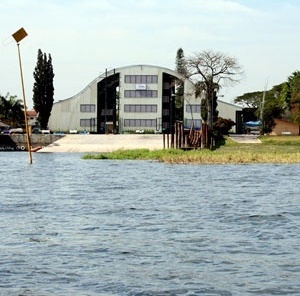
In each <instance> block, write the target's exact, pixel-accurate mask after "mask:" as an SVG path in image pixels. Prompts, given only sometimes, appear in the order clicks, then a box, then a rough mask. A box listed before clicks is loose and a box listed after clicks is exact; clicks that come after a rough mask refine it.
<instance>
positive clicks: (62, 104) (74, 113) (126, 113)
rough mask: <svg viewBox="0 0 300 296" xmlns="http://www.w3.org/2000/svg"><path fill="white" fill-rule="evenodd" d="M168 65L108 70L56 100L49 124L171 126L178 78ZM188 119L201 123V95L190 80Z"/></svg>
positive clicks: (94, 128) (99, 129)
mask: <svg viewBox="0 0 300 296" xmlns="http://www.w3.org/2000/svg"><path fill="white" fill-rule="evenodd" d="M180 78H182V77H181V76H180V75H179V74H178V73H177V72H175V71H172V70H170V69H167V68H163V67H157V66H150V65H135V66H128V67H122V68H117V69H113V70H110V71H105V73H103V74H102V75H100V76H99V77H97V78H96V79H94V80H93V81H92V82H91V83H90V84H89V85H88V86H87V87H85V88H84V89H83V90H82V91H81V92H80V93H78V94H77V95H75V96H73V97H71V98H68V99H65V100H61V101H59V102H56V103H54V105H53V108H52V112H51V117H50V119H49V128H50V129H51V130H52V131H63V132H68V131H70V130H77V131H78V132H82V131H87V132H94V133H107V132H114V133H124V132H129V131H136V130H144V131H154V132H155V131H162V130H168V129H169V128H170V126H171V122H173V121H174V119H175V108H176V104H175V81H176V80H177V79H180ZM184 90H185V94H184V98H185V99H184V104H183V106H182V108H183V110H184V112H183V114H184V115H183V116H184V121H185V124H186V125H188V126H190V125H191V124H192V122H193V124H194V126H199V127H200V123H201V117H200V112H199V111H200V109H199V108H200V107H199V106H200V100H199V99H195V98H194V97H193V95H191V93H192V91H191V85H190V84H189V82H188V81H185V83H184Z"/></svg>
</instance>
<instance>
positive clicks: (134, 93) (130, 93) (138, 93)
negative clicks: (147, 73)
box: [124, 90, 157, 98]
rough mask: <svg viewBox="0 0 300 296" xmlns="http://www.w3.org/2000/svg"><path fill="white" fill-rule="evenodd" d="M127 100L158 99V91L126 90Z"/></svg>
mask: <svg viewBox="0 0 300 296" xmlns="http://www.w3.org/2000/svg"><path fill="white" fill-rule="evenodd" d="M124 97H125V98H157V90H125V92H124Z"/></svg>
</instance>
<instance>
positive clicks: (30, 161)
mask: <svg viewBox="0 0 300 296" xmlns="http://www.w3.org/2000/svg"><path fill="white" fill-rule="evenodd" d="M17 46H18V55H19V65H20V74H21V84H22V93H23V105H24V117H25V118H24V119H25V129H26V141H27V151H28V158H29V164H32V155H31V143H30V137H29V128H28V121H27V106H26V99H25V88H24V79H23V71H22V63H21V53H20V45H19V43H17Z"/></svg>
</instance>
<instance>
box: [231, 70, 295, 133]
mask: <svg viewBox="0 0 300 296" xmlns="http://www.w3.org/2000/svg"><path fill="white" fill-rule="evenodd" d="M234 102H235V103H242V104H243V105H245V106H247V107H248V108H249V109H250V110H253V114H254V115H255V116H256V118H257V119H258V120H261V122H262V131H263V132H264V133H269V132H271V131H272V129H273V128H274V126H275V121H274V119H275V118H278V119H285V120H287V121H290V122H292V123H295V124H297V125H299V126H300V71H294V72H293V73H292V74H291V75H290V76H289V77H288V78H287V81H285V82H283V83H280V84H278V85H274V86H273V87H272V88H271V89H268V90H267V89H265V90H263V91H255V92H249V93H246V94H243V95H241V96H238V97H237V98H236V99H235V100H234Z"/></svg>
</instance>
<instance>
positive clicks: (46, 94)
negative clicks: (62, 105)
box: [33, 49, 54, 129]
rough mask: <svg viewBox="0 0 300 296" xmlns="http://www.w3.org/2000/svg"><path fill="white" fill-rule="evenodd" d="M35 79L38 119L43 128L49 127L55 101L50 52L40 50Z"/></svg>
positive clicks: (34, 101) (35, 101)
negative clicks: (47, 53)
mask: <svg viewBox="0 0 300 296" xmlns="http://www.w3.org/2000/svg"><path fill="white" fill-rule="evenodd" d="M33 77H34V79H35V82H34V85H33V103H34V106H33V107H34V109H35V110H36V112H37V113H38V121H39V123H40V126H41V128H42V129H47V127H48V121H49V118H50V115H51V111H52V106H53V102H54V87H53V78H54V73H53V66H52V58H51V55H50V54H49V55H48V57H47V55H46V53H44V54H43V53H42V51H41V50H40V49H39V50H38V56H37V64H36V67H35V70H34V73H33Z"/></svg>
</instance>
